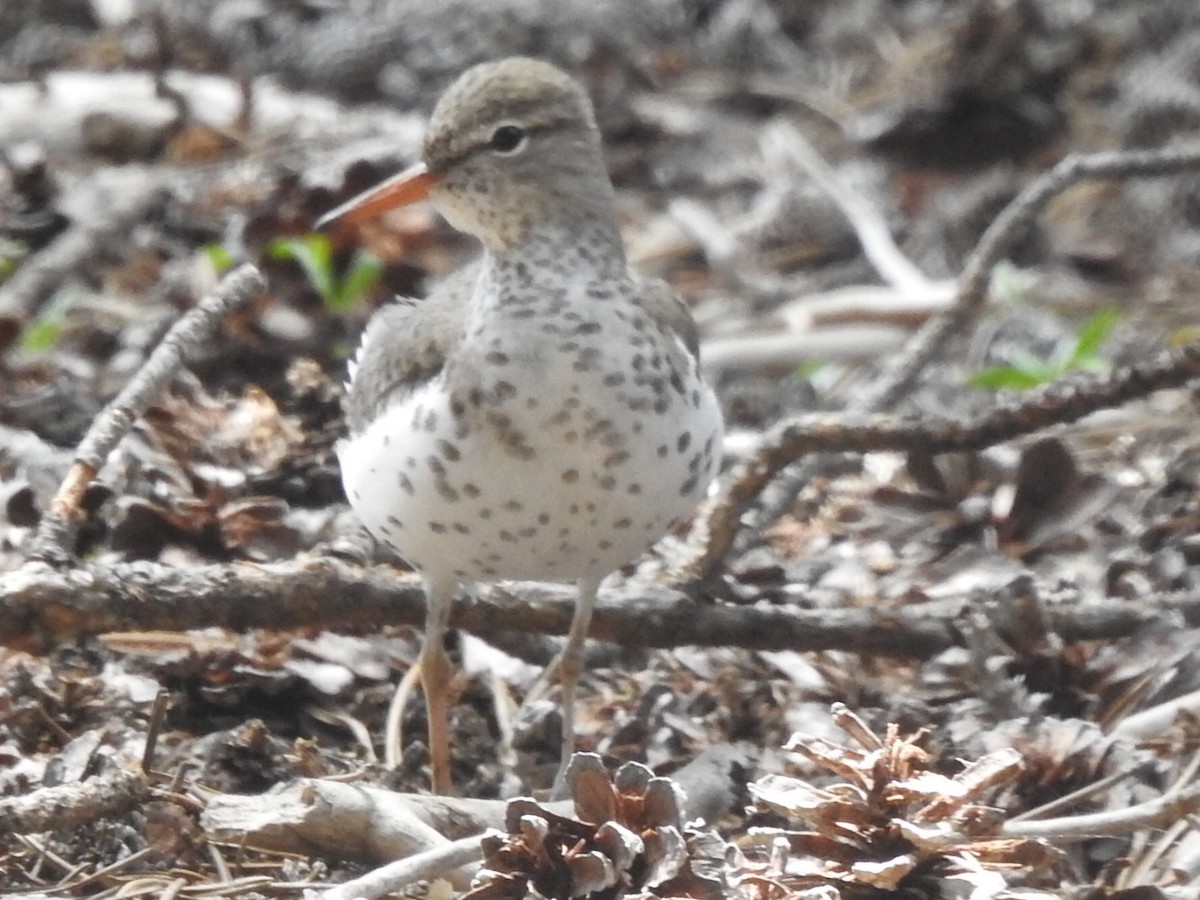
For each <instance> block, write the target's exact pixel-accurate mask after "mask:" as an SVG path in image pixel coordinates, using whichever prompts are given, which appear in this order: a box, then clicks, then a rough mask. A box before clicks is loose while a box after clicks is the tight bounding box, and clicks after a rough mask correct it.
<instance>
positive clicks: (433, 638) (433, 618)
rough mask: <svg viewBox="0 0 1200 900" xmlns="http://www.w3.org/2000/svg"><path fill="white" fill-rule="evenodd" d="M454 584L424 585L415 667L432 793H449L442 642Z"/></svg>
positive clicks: (446, 674) (445, 664) (445, 660)
mask: <svg viewBox="0 0 1200 900" xmlns="http://www.w3.org/2000/svg"><path fill="white" fill-rule="evenodd" d="M453 601H454V585H453V584H438V583H434V582H429V583H428V584H427V585H426V586H425V604H426V609H425V643H424V645H423V646H422V647H421V656H420V659H419V660H418V665H419V666H420V668H421V687H422V688H424V691H425V715H426V716H427V717H428V719H429V765H430V768H431V769H432V770H433V792H434V793H435V794H448V793H450V787H451V784H450V734H449V724H448V723H449V712H450V674H451V669H450V657H449V656H447V655H446V648H445V646H444V643H443V639H444V638H445V636H446V628H447V626H448V625H449V622H450V608H451V604H452V603H453Z"/></svg>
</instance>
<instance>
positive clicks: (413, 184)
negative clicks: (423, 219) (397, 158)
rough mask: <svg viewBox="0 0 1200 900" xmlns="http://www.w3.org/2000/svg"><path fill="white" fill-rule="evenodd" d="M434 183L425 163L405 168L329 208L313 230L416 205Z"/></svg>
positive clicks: (433, 178) (434, 180) (371, 217)
mask: <svg viewBox="0 0 1200 900" xmlns="http://www.w3.org/2000/svg"><path fill="white" fill-rule="evenodd" d="M436 181H437V179H436V178H435V177H434V176H433V175H430V174H429V170H428V169H426V168H425V163H417V164H416V165H413V166H409V167H408V168H407V169H405V170H404V171H403V172H401V173H400V174H399V175H393V176H392V177H391V178H389V179H388V180H387V181H384V182H381V183H380V184H377V185H375V187H373V188H370V189H369V190H365V191H363V192H362V193H361V194H359V195H358V196H357V197H352V198H350V199H349V200H347V201H346V202H345V203H343V204H342V205H341V206H337V207H335V208H333V209H331V210H330V211H329V212H327V213H325V215H323V216H321V218H319V219H317V221H316V227H317V228H318V229H320V228H326V227H328V226H329V225H331V224H332V223H334V222H349V223H351V224H354V223H356V222H365V221H366V220H367V219H373V218H375V217H376V216H379V215H382V214H383V213H385V212H387V211H388V210H389V209H395V208H396V207H397V206H407V205H408V204H410V203H417V202H418V201H420V200H424V199H425V198H426V197H428V196H429V189H430V188H431V187H433V185H434V184H435V183H436Z"/></svg>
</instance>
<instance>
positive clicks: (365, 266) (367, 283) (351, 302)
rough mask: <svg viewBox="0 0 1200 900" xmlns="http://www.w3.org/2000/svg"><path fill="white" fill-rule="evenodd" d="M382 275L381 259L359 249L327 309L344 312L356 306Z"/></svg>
mask: <svg viewBox="0 0 1200 900" xmlns="http://www.w3.org/2000/svg"><path fill="white" fill-rule="evenodd" d="M381 277H383V261H382V260H380V258H379V257H378V256H376V255H375V254H374V253H371V252H369V251H367V250H359V251H358V252H357V253H355V254H354V259H352V260H351V261H350V270H349V271H348V272H347V273H346V277H345V278H343V279H342V283H341V285H340V287H339V288H338V290H337V296H336V298H335V302H333V303H331V304H329V311H330V312H334V313H344V312H348V311H349V310H351V309H353V308H354V307H355V306H357V305H358V304H359V303H360V302H361V301H362V299H363V298H364V297H365V296H366V295H367V294H368V293H370V291H371V288H373V287H375V285H377V284H378V283H379V279H380V278H381Z"/></svg>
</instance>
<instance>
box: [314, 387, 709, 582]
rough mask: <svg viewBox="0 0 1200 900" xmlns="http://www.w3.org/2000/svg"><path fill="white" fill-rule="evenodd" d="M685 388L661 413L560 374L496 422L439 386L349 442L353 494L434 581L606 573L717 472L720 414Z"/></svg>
mask: <svg viewBox="0 0 1200 900" xmlns="http://www.w3.org/2000/svg"><path fill="white" fill-rule="evenodd" d="M558 374H560V375H562V376H563V377H564V378H569V377H575V378H577V377H578V376H567V375H566V374H564V373H558ZM686 387H687V390H686V391H684V392H680V393H679V394H677V395H676V396H675V397H674V398H673V401H672V407H671V409H670V410H669V411H668V412H667V413H666V414H661V413H659V414H656V413H654V412H652V411H650V410H640V409H639V410H633V409H631V408H630V407H629V405H628V401H627V398H625V396H624V395H623V394H621V393H620V392H618V391H611V390H610V391H606V390H605V389H603V388H600V389H597V385H596V384H593V383H584V384H580V383H578V382H575V383H570V384H566V385H564V383H563V381H561V380H558V381H557V382H556V381H555V380H554V379H553V378H552V379H550V380H548V381H546V382H545V383H539V384H536V385H535V384H530V383H526V384H523V385H518V387H517V390H516V392H515V394H514V395H512V396H508V397H506V398H505V401H506V402H504V403H503V405H502V406H501V407H500V408H501V409H502V410H503V416H504V418H503V420H502V421H499V422H497V421H495V420H492V421H488V420H487V419H486V416H487V413H488V405H487V404H481V405H479V406H478V407H476V408H475V409H473V410H468V412H467V413H466V414H465V415H464V414H462V405H461V402H460V401H456V403H455V404H454V405H455V406H456V407H457V409H453V410H452V408H451V406H452V404H451V398H450V396H449V394H448V393H447V391H446V388H445V386H444V384H443V382H442V381H441V380H440V379H438V380H435V381H433V382H431V383H429V384H427V385H425V386H424V387H423V388H421V389H420V390H419V391H417V392H416V393H414V394H413V395H412V396H410V397H409V398H407V400H406V401H405V402H403V403H400V404H397V405H395V406H393V407H391V408H390V410H388V411H387V412H386V413H384V414H383V415H382V416H381V417H380V418H378V419H377V420H376V421H375V422H373V423H372V424H371V425H370V426H369V427H368V428H367V429H366V430H365V431H364V432H363V433H362V434H360V435H358V436H356V437H354V438H352V439H350V440H348V441H345V442H343V443H342V444H341V445H340V446H339V448H338V456H339V459H340V461H341V465H342V479H343V484H344V485H345V488H346V495H347V497H348V498H349V500H350V503H351V505H352V506H353V507H354V509H355V510H356V511H357V513H358V514H359V516H360V517H361V518H362V520H363V522H364V523H365V524H366V526H367V527H368V529H370V531H371V532H372V534H374V535H375V537H376V538H378V539H379V540H381V541H385V542H387V543H389V544H391V545H392V546H394V547H395V548H396V550H397V552H398V553H399V554H400V555H401V556H402V557H404V559H405V560H406V561H407V562H408V563H409V564H410V565H412V566H413V567H414V568H415V569H416V570H417V571H419V572H421V573H422V574H423V575H425V576H426V577H427V578H431V579H440V580H456V581H460V582H461V581H490V580H500V579H504V580H533V581H569V580H574V579H577V578H582V577H598V576H601V575H603V574H605V573H607V572H611V571H613V570H615V569H617V568H619V567H620V566H623V565H625V564H626V563H629V562H631V561H632V560H634V559H636V558H637V557H638V556H639V555H640V554H642V553H643V552H644V551H645V550H646V549H647V548H649V547H650V545H651V544H653V543H654V542H655V541H656V540H658V538H659V537H661V536H662V535H663V534H664V533H665V532H666V531H667V529H668V528H669V527H670V525H671V523H672V522H673V521H675V520H676V519H679V518H681V517H683V516H686V515H687V514H688V513H690V512H691V511H692V509H693V508H694V506H695V504H696V502H697V500H698V499H699V498H700V497H702V496H703V494H704V492H705V491H706V489H707V487H708V484H709V482H710V481H711V480H712V477H713V475H714V474H715V470H716V467H717V465H718V462H719V457H720V442H721V416H720V412H719V410H718V407H717V404H716V400H715V398H714V397H713V395H712V393H711V391H709V390H708V389H707V388H706V387H704V386H703V385H701V384H699V383H698V382H696V383H692V382H691V381H689V382H688V384H687V385H686ZM572 398H577V399H572ZM456 413H458V415H456Z"/></svg>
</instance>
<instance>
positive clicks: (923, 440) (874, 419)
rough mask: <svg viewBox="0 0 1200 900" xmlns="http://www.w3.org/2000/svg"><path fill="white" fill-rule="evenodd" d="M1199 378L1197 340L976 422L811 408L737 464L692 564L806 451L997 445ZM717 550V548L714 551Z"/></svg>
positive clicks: (720, 546)
mask: <svg viewBox="0 0 1200 900" xmlns="http://www.w3.org/2000/svg"><path fill="white" fill-rule="evenodd" d="M1197 378H1200V342H1197V343H1193V344H1189V345H1187V346H1185V347H1184V348H1183V349H1181V350H1180V351H1178V352H1177V353H1173V354H1164V355H1162V356H1161V357H1160V358H1159V359H1158V360H1156V361H1155V362H1154V363H1152V364H1151V365H1149V366H1131V367H1129V368H1126V369H1122V370H1119V371H1117V372H1114V373H1113V374H1112V375H1111V376H1109V377H1107V378H1097V377H1095V376H1081V375H1071V376H1067V377H1066V378H1064V379H1062V380H1060V381H1056V382H1053V383H1051V384H1048V385H1046V386H1044V387H1042V388H1040V389H1038V390H1037V391H1033V392H1028V393H1026V394H1024V395H1022V397H1021V401H1020V402H1019V403H1016V402H1014V403H1010V404H1009V405H1007V406H1002V407H999V408H998V409H995V410H993V411H992V412H990V413H988V414H987V415H984V416H982V417H980V418H979V419H977V420H976V421H974V422H969V423H960V422H956V421H953V420H936V419H924V420H920V421H918V420H916V419H912V420H905V419H899V418H895V417H892V416H871V417H866V418H858V419H855V417H853V416H852V415H839V414H828V415H806V416H799V417H797V418H794V419H789V420H787V421H786V422H783V423H781V424H780V425H777V426H776V427H775V428H773V429H771V430H770V431H769V432H767V434H766V436H765V437H764V438H763V442H762V446H761V447H759V449H758V450H757V451H756V452H755V453H754V454H753V455H752V456H750V457H749V458H748V459H746V460H743V461H742V462H741V463H739V464H738V466H737V468H736V469H735V470H734V472H733V474H732V475H731V477H730V478H729V480H728V482H727V484H726V485H725V488H724V491H723V493H722V495H721V496H720V497H719V498H718V500H717V501H716V502H715V503H713V504H712V505H711V506H710V507H709V509H708V510H707V511H706V513H707V514H706V516H705V520H706V522H707V524H708V527H709V529H710V533H711V539H710V543H709V547H708V552H707V553H706V555H705V556H704V557H703V558H702V559H701V560H698V561H697V563H696V566H697V568H695V569H694V570H693V571H694V572H695V574H696V576H697V577H703V576H705V575H707V574H708V572H709V571H710V569H709V568H704V567H703V566H704V565H705V564H708V565H710V566H711V565H714V564H715V563H716V562H717V561H719V559H720V556H721V555H723V554H724V552H725V549H726V548H728V547H729V546H730V545H731V544H732V542H733V538H734V535H735V534H736V532H737V528H738V523H739V521H740V518H741V514H742V511H743V510H745V509H746V508H748V507H749V505H750V504H751V503H752V502H753V500H754V498H755V497H757V496H758V495H759V494H760V493H761V492H762V491H763V490H764V489H765V488H766V486H767V485H768V484H769V483H770V481H771V479H772V478H773V477H774V476H775V475H776V474H777V473H778V472H780V471H781V470H782V469H784V468H785V467H787V466H790V465H792V464H793V463H794V462H795V461H796V460H797V459H799V458H800V457H802V456H804V455H805V454H809V453H816V452H826V453H828V452H833V451H839V452H845V451H853V452H856V453H863V452H866V451H869V450H906V451H914V450H915V451H922V452H925V453H947V452H951V451H961V450H979V449H982V448H984V447H990V446H994V445H995V444H998V443H1001V442H1002V441H1006V440H1011V439H1012V438H1015V437H1019V436H1021V435H1025V434H1029V433H1031V432H1033V431H1037V430H1039V429H1042V428H1046V427H1048V426H1051V425H1062V424H1067V423H1069V422H1074V421H1076V420H1078V419H1081V418H1083V417H1084V416H1087V415H1090V414H1091V413H1094V412H1096V411H1098V410H1101V409H1106V408H1108V407H1113V406H1119V405H1121V404H1124V403H1128V402H1129V401H1131V400H1136V399H1140V398H1142V397H1145V396H1147V395H1148V394H1150V393H1152V392H1153V391H1157V390H1163V389H1164V388H1172V387H1181V386H1183V385H1185V384H1187V383H1188V382H1190V381H1192V380H1194V379H1197ZM715 550H720V553H719V554H717V555H716V556H715V557H714V556H712V554H713V552H714V551H715Z"/></svg>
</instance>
